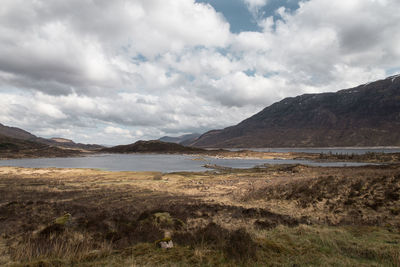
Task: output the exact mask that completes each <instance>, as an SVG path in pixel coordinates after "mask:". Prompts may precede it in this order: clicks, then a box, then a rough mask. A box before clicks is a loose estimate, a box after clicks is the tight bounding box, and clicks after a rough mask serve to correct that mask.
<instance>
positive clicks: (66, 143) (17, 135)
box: [0, 123, 103, 150]
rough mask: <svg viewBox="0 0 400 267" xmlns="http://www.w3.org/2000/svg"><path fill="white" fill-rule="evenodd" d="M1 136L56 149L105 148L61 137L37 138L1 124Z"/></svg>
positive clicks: (26, 132) (21, 130)
mask: <svg viewBox="0 0 400 267" xmlns="http://www.w3.org/2000/svg"><path fill="white" fill-rule="evenodd" d="M0 135H2V136H6V137H9V138H12V139H18V140H24V141H31V142H36V143H40V144H45V145H48V146H54V147H64V148H73V149H85V150H96V149H101V148H103V146H100V145H94V144H81V143H75V142H74V141H72V140H69V139H65V138H60V137H53V138H51V139H47V138H42V137H37V136H36V135H33V134H31V133H30V132H28V131H25V130H23V129H20V128H17V127H11V126H6V125H3V124H1V123H0Z"/></svg>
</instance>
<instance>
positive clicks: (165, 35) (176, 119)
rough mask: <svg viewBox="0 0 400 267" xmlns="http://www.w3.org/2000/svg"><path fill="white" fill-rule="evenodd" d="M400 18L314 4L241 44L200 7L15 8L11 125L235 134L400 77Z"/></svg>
mask: <svg viewBox="0 0 400 267" xmlns="http://www.w3.org/2000/svg"><path fill="white" fill-rule="evenodd" d="M246 3H247V5H248V7H249V8H251V9H253V10H258V9H259V8H260V7H262V6H264V5H265V4H268V3H267V1H264V0H258V1H257V0H256V1H250V0H246ZM398 10H400V2H399V1H395V0H380V1H378V0H348V1H328V0H310V1H307V2H300V8H299V9H298V10H297V11H295V12H292V13H289V12H286V10H285V9H284V8H281V9H279V10H277V11H276V12H278V13H279V14H280V18H281V19H280V20H278V21H274V19H273V18H272V17H270V18H263V19H262V20H259V25H260V27H262V31H261V32H241V33H239V34H233V33H231V32H230V31H229V24H228V23H227V22H226V20H225V19H224V18H223V17H222V15H221V14H220V13H217V12H216V11H215V10H214V9H213V8H212V7H211V6H210V5H206V4H201V3H196V2H195V1H194V0H137V1H133V0H132V1H126V0H116V1H86V0H84V1H82V0H70V1H61V0H58V1H45V0H36V1H29V0H28V1H22V0H4V1H3V2H2V6H1V7H0V14H1V15H0V84H1V85H0V106H1V107H2V108H1V109H0V122H1V123H3V124H8V125H13V126H18V127H22V128H25V129H27V130H30V131H32V132H33V133H37V134H40V135H45V136H46V137H52V135H53V134H57V133H59V134H60V135H65V136H63V137H66V138H70V139H74V140H76V141H80V142H90V143H92V142H98V143H130V142H133V141H135V140H136V139H138V138H144V139H151V138H158V137H160V136H162V135H165V134H175V133H176V134H181V133H188V132H203V131H206V130H208V129H213V128H220V127H225V126H229V125H232V124H235V123H237V122H239V121H240V120H242V119H245V118H246V117H248V116H250V115H251V114H253V113H255V112H257V111H258V110H261V109H262V108H264V107H265V106H267V105H269V104H271V103H272V102H273V101H276V100H279V99H281V98H283V97H287V96H295V95H298V94H302V93H306V92H307V93H310V92H324V91H335V90H339V89H343V88H348V87H351V86H355V85H358V84H361V83H365V82H367V81H371V80H375V79H379V78H383V77H385V75H387V73H389V72H392V71H393V70H394V69H399V67H400V64H399V62H400V45H399V43H400V31H399V30H398V25H399V24H400V13H399V12H397V11H398ZM390 74H392V73H390ZM54 129H56V130H57V131H58V132H54ZM49 135H50V136H49ZM116 136H119V137H118V138H117V137H116Z"/></svg>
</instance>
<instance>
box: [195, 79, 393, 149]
mask: <svg viewBox="0 0 400 267" xmlns="http://www.w3.org/2000/svg"><path fill="white" fill-rule="evenodd" d="M190 145H191V146H196V147H242V148H243V147H332V146H400V75H396V76H391V77H389V78H387V79H384V80H379V81H376V82H372V83H368V84H364V85H360V86H358V87H355V88H351V89H347V90H341V91H338V92H336V93H322V94H304V95H301V96H297V97H289V98H285V99H283V100H282V101H280V102H277V103H274V104H272V105H271V106H269V107H266V108H265V109H263V110H262V111H261V112H259V113H257V114H255V115H254V116H252V117H250V118H248V119H246V120H244V121H242V122H240V123H239V124H237V125H235V126H231V127H228V128H225V129H222V130H212V131H209V132H207V133H205V134H203V135H202V136H200V137H199V138H198V139H197V140H195V141H194V142H192V143H191V144H190Z"/></svg>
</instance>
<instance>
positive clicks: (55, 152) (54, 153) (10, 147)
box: [0, 134, 81, 158]
mask: <svg viewBox="0 0 400 267" xmlns="http://www.w3.org/2000/svg"><path fill="white" fill-rule="evenodd" d="M79 154H81V152H80V151H78V150H73V149H64V148H59V147H52V146H48V145H45V144H41V143H38V142H34V141H29V140H22V139H16V138H11V137H8V136H5V135H1V134H0V158H37V157H68V156H76V155H79Z"/></svg>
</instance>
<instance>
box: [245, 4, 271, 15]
mask: <svg viewBox="0 0 400 267" xmlns="http://www.w3.org/2000/svg"><path fill="white" fill-rule="evenodd" d="M243 1H244V3H245V4H246V5H247V7H248V9H249V10H250V12H252V13H253V15H255V16H256V15H257V13H258V12H259V9H260V8H261V7H263V6H265V5H266V4H267V3H268V0H243Z"/></svg>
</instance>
